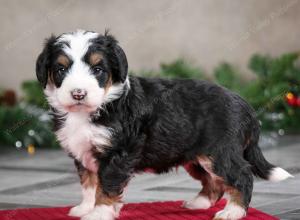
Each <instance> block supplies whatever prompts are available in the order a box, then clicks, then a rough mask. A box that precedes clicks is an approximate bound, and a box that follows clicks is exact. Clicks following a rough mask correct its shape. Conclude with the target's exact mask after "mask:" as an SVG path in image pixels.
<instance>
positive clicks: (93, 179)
mask: <svg viewBox="0 0 300 220" xmlns="http://www.w3.org/2000/svg"><path fill="white" fill-rule="evenodd" d="M75 166H76V167H77V171H78V174H79V177H80V183H81V190H82V202H81V203H80V204H79V205H77V206H75V207H73V208H72V209H71V210H70V212H69V215H70V216H75V217H82V216H84V215H86V214H87V213H89V212H90V211H91V210H93V208H94V206H95V195H96V189H97V185H98V177H97V174H96V173H93V172H91V171H89V170H88V169H86V168H85V167H84V166H83V165H82V163H81V162H80V161H78V160H75Z"/></svg>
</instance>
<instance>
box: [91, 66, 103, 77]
mask: <svg viewBox="0 0 300 220" xmlns="http://www.w3.org/2000/svg"><path fill="white" fill-rule="evenodd" d="M103 72H104V70H103V69H102V68H101V67H99V66H95V67H93V74H94V75H100V74H102V73H103Z"/></svg>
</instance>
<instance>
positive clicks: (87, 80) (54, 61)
mask: <svg viewBox="0 0 300 220" xmlns="http://www.w3.org/2000/svg"><path fill="white" fill-rule="evenodd" d="M127 69H128V64H127V59H126V55H125V53H124V51H123V50H122V48H121V47H120V46H119V45H118V43H117V41H116V40H115V39H114V38H113V37H112V36H111V35H108V34H107V33H106V34H104V35H100V34H97V33H94V32H87V31H76V32H73V33H67V34H62V35H61V36H59V37H54V36H52V37H50V38H49V39H47V40H46V44H45V47H44V49H43V51H42V53H41V54H40V55H39V57H38V59H37V62H36V75H37V78H38V80H39V81H40V83H41V84H42V86H43V87H44V91H45V94H46V96H47V99H48V102H49V104H50V105H51V106H52V107H54V108H56V109H57V110H59V111H63V112H77V111H84V112H93V111H95V110H96V109H97V108H98V107H101V106H102V105H103V104H104V103H107V102H110V101H112V100H114V99H116V98H118V97H120V96H121V95H122V93H123V92H125V90H126V89H127V88H128V86H129V85H128V83H129V82H128V78H127Z"/></svg>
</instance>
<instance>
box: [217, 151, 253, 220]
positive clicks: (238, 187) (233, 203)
mask: <svg viewBox="0 0 300 220" xmlns="http://www.w3.org/2000/svg"><path fill="white" fill-rule="evenodd" d="M214 160H215V161H216V164H215V166H214V169H213V171H214V173H215V174H216V175H217V176H219V177H221V178H223V180H224V183H225V185H226V186H225V191H226V193H227V194H228V195H229V200H228V202H227V204H226V206H225V208H224V209H223V210H221V211H219V212H217V213H216V215H215V217H214V220H225V219H230V220H238V219H241V218H243V217H244V216H246V214H247V209H248V207H249V203H250V201H251V196H252V190H253V175H252V172H251V167H250V165H249V163H248V162H247V161H245V160H244V159H243V158H242V157H240V156H239V155H236V154H230V155H228V156H226V155H219V156H217V157H215V158H214Z"/></svg>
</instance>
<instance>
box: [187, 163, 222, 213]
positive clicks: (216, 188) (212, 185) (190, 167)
mask: <svg viewBox="0 0 300 220" xmlns="http://www.w3.org/2000/svg"><path fill="white" fill-rule="evenodd" d="M184 168H185V169H186V171H187V172H188V173H189V174H190V176H192V177H193V178H194V179H196V180H200V181H201V183H202V190H201V191H200V193H199V194H198V195H197V196H196V197H195V198H193V199H192V200H190V201H186V202H184V204H183V207H185V208H188V209H208V208H209V207H211V206H213V205H214V204H215V203H216V202H217V201H218V200H219V199H220V198H222V196H223V194H224V189H223V183H222V182H220V181H219V180H218V179H216V178H214V177H213V176H211V175H210V174H209V173H208V172H207V171H205V169H203V168H202V167H201V166H200V165H199V164H198V163H189V164H187V165H185V166H184Z"/></svg>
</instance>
